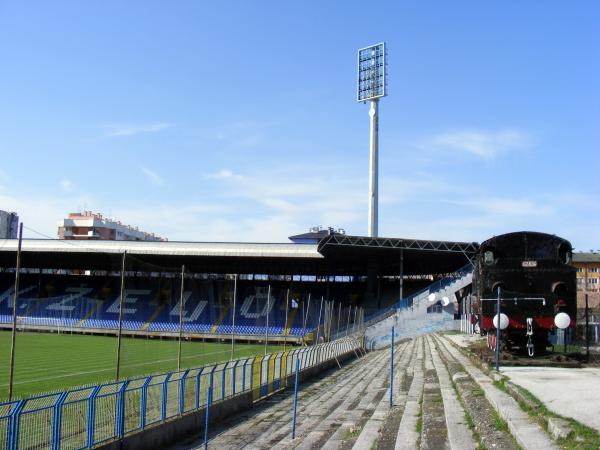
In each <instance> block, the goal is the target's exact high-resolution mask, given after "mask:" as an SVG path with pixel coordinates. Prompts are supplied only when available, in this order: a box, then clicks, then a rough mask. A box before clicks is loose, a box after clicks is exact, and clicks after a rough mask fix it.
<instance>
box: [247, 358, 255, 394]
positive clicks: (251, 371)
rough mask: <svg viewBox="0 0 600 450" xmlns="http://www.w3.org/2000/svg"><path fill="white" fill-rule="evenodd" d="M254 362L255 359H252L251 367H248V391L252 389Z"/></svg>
mask: <svg viewBox="0 0 600 450" xmlns="http://www.w3.org/2000/svg"><path fill="white" fill-rule="evenodd" d="M255 360H256V358H252V365H251V366H250V386H249V387H248V389H252V383H253V381H254V369H253V368H254V361H255Z"/></svg>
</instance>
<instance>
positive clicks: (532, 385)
mask: <svg viewBox="0 0 600 450" xmlns="http://www.w3.org/2000/svg"><path fill="white" fill-rule="evenodd" d="M445 338H446V339H448V340H450V341H452V342H453V343H454V344H456V345H458V346H460V347H468V346H469V345H471V344H473V343H475V342H477V341H478V340H482V339H485V338H483V337H481V336H479V335H472V336H470V335H465V334H449V335H445ZM500 372H501V373H502V374H503V375H506V376H507V377H508V378H510V380H511V381H512V382H513V383H514V384H517V385H519V386H521V387H523V388H525V389H527V390H528V391H529V392H531V393H532V394H533V395H535V396H536V397H537V398H538V399H539V400H540V401H541V402H542V403H544V405H546V407H547V408H548V409H549V410H550V411H552V412H554V413H555V414H559V415H561V416H565V417H571V418H573V419H575V420H577V421H579V422H581V423H583V424H584V425H587V426H589V427H591V428H594V429H596V430H598V431H600V369H598V368H586V369H577V368H558V367H512V366H504V367H502V366H501V367H500Z"/></svg>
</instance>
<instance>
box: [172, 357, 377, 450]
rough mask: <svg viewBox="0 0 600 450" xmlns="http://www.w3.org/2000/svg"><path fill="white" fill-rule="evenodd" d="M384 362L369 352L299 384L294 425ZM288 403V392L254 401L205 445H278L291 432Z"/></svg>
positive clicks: (191, 443)
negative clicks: (336, 369)
mask: <svg viewBox="0 0 600 450" xmlns="http://www.w3.org/2000/svg"><path fill="white" fill-rule="evenodd" d="M384 362H385V355H384V354H383V353H381V352H377V353H371V354H368V355H367V356H365V357H364V358H361V359H360V360H354V361H352V362H351V363H349V364H347V365H345V366H343V368H342V369H341V370H339V371H336V372H334V373H332V374H329V376H325V377H323V378H321V379H319V380H317V381H313V382H312V383H308V384H307V385H305V386H304V387H301V389H300V392H299V395H298V399H299V401H298V418H299V419H301V420H299V421H298V423H297V425H298V426H299V425H301V423H302V422H303V421H304V420H306V419H307V418H308V419H310V417H311V412H313V411H317V410H319V408H322V407H323V405H324V404H331V403H333V404H335V402H336V401H337V399H339V398H340V397H343V395H344V394H345V393H346V392H349V391H351V390H352V389H353V388H354V387H355V385H356V384H357V383H359V382H360V381H361V380H363V379H368V378H370V377H372V376H374V373H375V372H376V371H377V370H378V368H379V366H380V364H383V363H384ZM292 404H293V396H292V395H289V392H288V395H283V394H277V395H276V396H274V397H272V398H270V399H267V400H265V401H263V402H261V403H259V404H257V405H256V407H255V408H253V409H252V410H250V411H247V412H246V413H244V414H241V415H238V416H237V417H235V418H232V419H230V420H228V421H225V422H224V423H223V424H222V425H221V426H220V427H219V429H217V430H215V431H214V434H213V433H211V436H210V442H209V446H210V447H212V448H219V449H220V448H272V447H274V446H279V444H278V440H280V439H285V437H286V436H287V435H288V434H291V411H292ZM295 442H298V439H296V441H295ZM276 444H277V445H276ZM296 445H297V444H296ZM200 446H201V438H200V437H198V438H196V439H195V440H192V441H189V442H186V443H183V444H181V445H179V446H177V447H176V448H178V449H192V448H199V447H200Z"/></svg>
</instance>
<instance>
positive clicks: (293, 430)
mask: <svg viewBox="0 0 600 450" xmlns="http://www.w3.org/2000/svg"><path fill="white" fill-rule="evenodd" d="M299 375H300V360H299V359H297V360H296V381H295V382H294V417H293V418H292V439H296V406H297V404H298V378H299Z"/></svg>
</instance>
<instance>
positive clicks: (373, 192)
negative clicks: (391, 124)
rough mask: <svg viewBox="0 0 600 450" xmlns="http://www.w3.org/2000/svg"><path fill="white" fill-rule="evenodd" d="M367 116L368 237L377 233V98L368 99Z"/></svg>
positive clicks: (375, 235)
mask: <svg viewBox="0 0 600 450" xmlns="http://www.w3.org/2000/svg"><path fill="white" fill-rule="evenodd" d="M370 103H371V107H370V108H369V117H370V119H371V124H370V133H369V230H368V234H369V237H377V235H378V225H379V223H378V222H379V219H378V207H379V99H377V98H375V99H373V100H371V101H370Z"/></svg>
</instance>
